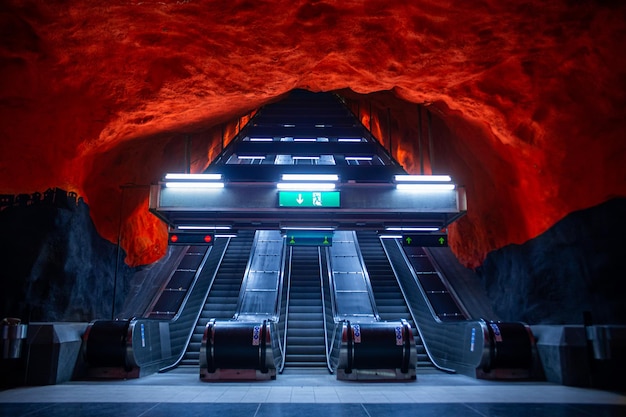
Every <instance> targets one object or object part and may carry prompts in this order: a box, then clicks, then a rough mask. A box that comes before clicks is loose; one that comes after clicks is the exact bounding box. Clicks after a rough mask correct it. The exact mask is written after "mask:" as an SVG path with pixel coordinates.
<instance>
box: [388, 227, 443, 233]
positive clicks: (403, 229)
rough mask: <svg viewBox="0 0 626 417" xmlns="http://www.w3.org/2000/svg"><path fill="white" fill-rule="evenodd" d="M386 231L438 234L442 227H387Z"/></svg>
mask: <svg viewBox="0 0 626 417" xmlns="http://www.w3.org/2000/svg"><path fill="white" fill-rule="evenodd" d="M385 230H388V231H390V232H436V231H439V230H441V228H440V227H405V226H386V227H385Z"/></svg>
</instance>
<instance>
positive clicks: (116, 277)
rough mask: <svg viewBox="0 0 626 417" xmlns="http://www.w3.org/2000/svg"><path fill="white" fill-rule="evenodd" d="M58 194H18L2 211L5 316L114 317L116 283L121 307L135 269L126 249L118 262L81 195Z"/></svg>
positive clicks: (1, 310) (0, 267)
mask: <svg viewBox="0 0 626 417" xmlns="http://www.w3.org/2000/svg"><path fill="white" fill-rule="evenodd" d="M49 191H50V190H49ZM53 194H55V195H54V196H53V197H51V198H45V197H44V199H40V198H39V197H40V195H38V194H37V195H33V197H32V198H30V199H27V198H22V199H21V201H18V200H19V199H16V201H15V202H14V203H13V204H10V205H8V207H4V209H3V210H2V211H0V233H1V235H2V237H3V238H2V239H0V285H2V291H1V292H0V294H1V295H0V317H18V318H21V319H22V321H23V322H30V321H89V320H93V319H102V318H111V314H112V306H113V287H114V282H115V281H117V291H116V296H115V298H116V303H115V304H116V307H115V308H116V310H117V311H119V309H121V306H122V304H123V301H124V299H125V297H126V292H127V288H128V282H129V280H130V278H131V277H132V270H131V268H129V267H127V266H126V265H125V264H124V262H123V259H124V253H123V252H120V254H119V262H117V255H118V252H117V246H116V245H115V244H113V243H111V242H109V241H107V240H105V239H103V238H102V237H100V235H99V234H98V233H97V231H96V229H95V227H94V225H93V222H92V220H91V218H90V215H89V207H88V206H87V204H85V203H84V202H83V201H82V199H78V200H77V199H76V198H75V196H71V195H70V198H63V196H64V195H65V196H66V197H67V195H66V194H64V192H63V191H62V190H58V189H57V190H55V192H54V193H53ZM22 197H24V196H22ZM116 267H117V268H118V272H117V274H116Z"/></svg>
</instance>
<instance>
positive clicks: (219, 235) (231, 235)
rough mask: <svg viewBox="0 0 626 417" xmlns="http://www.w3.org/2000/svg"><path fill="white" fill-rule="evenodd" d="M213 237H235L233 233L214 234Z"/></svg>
mask: <svg viewBox="0 0 626 417" xmlns="http://www.w3.org/2000/svg"><path fill="white" fill-rule="evenodd" d="M215 237H216V238H217V237H237V235H236V234H235V233H223V234H215Z"/></svg>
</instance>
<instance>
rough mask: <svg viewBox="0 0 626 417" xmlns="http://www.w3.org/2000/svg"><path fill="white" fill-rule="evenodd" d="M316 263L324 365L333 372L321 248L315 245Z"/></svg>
mask: <svg viewBox="0 0 626 417" xmlns="http://www.w3.org/2000/svg"><path fill="white" fill-rule="evenodd" d="M317 265H318V269H319V274H320V290H321V291H320V292H321V294H322V321H323V323H324V351H325V353H326V366H327V367H328V370H329V371H330V373H331V374H332V373H333V366H332V363H331V360H330V350H329V348H328V329H327V326H326V298H325V297H324V265H323V264H322V250H321V248H320V247H319V246H318V247H317Z"/></svg>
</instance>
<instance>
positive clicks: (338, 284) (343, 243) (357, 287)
mask: <svg viewBox="0 0 626 417" xmlns="http://www.w3.org/2000/svg"><path fill="white" fill-rule="evenodd" d="M328 253H329V263H330V270H331V278H332V287H333V290H334V303H335V313H336V314H337V315H338V316H339V317H338V319H339V320H342V319H344V318H349V319H354V318H355V317H358V318H360V319H361V320H365V321H375V320H376V318H377V314H376V307H375V305H374V301H373V297H372V294H371V288H370V285H369V281H368V280H367V275H366V273H365V266H364V265H363V262H362V260H361V257H360V254H359V250H358V247H357V244H356V236H355V234H354V232H347V231H337V232H335V234H334V236H333V246H332V247H330V248H328Z"/></svg>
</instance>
